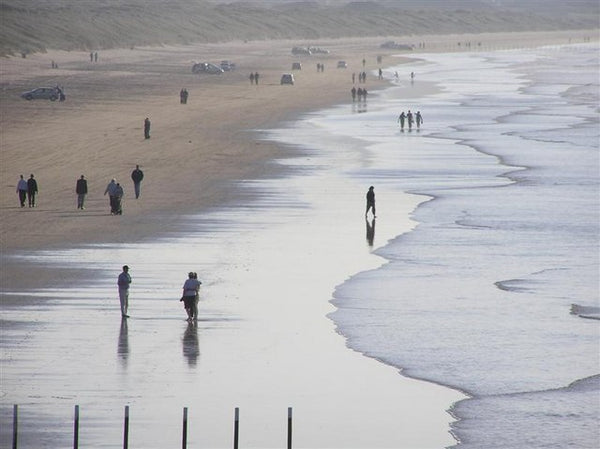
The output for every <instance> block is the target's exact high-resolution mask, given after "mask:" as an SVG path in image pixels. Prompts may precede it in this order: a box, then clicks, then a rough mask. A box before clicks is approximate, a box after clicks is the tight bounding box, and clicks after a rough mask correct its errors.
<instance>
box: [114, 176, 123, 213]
mask: <svg viewBox="0 0 600 449" xmlns="http://www.w3.org/2000/svg"><path fill="white" fill-rule="evenodd" d="M123 194H124V192H123V186H121V184H119V183H118V182H117V187H116V188H115V215H123V205H122V203H121V201H122V200H123Z"/></svg>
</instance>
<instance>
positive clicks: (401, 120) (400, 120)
mask: <svg viewBox="0 0 600 449" xmlns="http://www.w3.org/2000/svg"><path fill="white" fill-rule="evenodd" d="M404 120H406V114H405V113H404V111H402V113H401V114H400V115H399V116H398V123H400V129H401V130H402V131H404Z"/></svg>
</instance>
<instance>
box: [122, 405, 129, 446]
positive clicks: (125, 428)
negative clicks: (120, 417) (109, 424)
mask: <svg viewBox="0 0 600 449" xmlns="http://www.w3.org/2000/svg"><path fill="white" fill-rule="evenodd" d="M128 447H129V406H128V405H126V406H125V422H124V423H123V449H127V448H128Z"/></svg>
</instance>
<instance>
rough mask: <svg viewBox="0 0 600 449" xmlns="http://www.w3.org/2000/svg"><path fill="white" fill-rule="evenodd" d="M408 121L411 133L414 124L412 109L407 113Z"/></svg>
mask: <svg viewBox="0 0 600 449" xmlns="http://www.w3.org/2000/svg"><path fill="white" fill-rule="evenodd" d="M406 120H407V121H408V130H409V131H410V130H411V129H412V125H413V122H414V118H413V114H412V112H410V109H409V110H408V112H407V113H406Z"/></svg>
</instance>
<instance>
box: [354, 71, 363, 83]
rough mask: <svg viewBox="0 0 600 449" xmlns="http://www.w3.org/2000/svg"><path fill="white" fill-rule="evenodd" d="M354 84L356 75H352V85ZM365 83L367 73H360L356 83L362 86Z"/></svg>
mask: <svg viewBox="0 0 600 449" xmlns="http://www.w3.org/2000/svg"><path fill="white" fill-rule="evenodd" d="M355 82H356V73H353V74H352V84H354V83H355ZM366 82H367V72H360V73H359V74H358V83H359V84H364V83H366Z"/></svg>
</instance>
